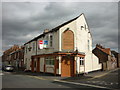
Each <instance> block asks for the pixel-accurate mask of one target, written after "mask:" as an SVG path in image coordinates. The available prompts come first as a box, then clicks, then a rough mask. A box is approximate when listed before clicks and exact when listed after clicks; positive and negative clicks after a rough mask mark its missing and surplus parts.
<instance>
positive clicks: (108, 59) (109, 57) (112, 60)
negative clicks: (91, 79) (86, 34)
mask: <svg viewBox="0 0 120 90" xmlns="http://www.w3.org/2000/svg"><path fill="white" fill-rule="evenodd" d="M92 52H93V53H94V54H95V55H96V56H97V57H98V58H99V62H100V63H102V70H111V69H115V68H117V58H116V57H115V56H114V55H113V54H112V53H111V50H110V48H104V47H103V46H102V45H100V44H97V45H96V47H95V48H94V49H93V51H92Z"/></svg>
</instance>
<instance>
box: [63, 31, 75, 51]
mask: <svg viewBox="0 0 120 90" xmlns="http://www.w3.org/2000/svg"><path fill="white" fill-rule="evenodd" d="M62 49H63V50H73V49H74V34H73V32H72V31H71V30H66V31H64V32H63V34H62Z"/></svg>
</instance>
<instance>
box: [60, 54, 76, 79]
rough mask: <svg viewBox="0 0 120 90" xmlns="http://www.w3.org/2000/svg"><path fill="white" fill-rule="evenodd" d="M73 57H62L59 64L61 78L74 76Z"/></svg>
mask: <svg viewBox="0 0 120 90" xmlns="http://www.w3.org/2000/svg"><path fill="white" fill-rule="evenodd" d="M74 69H75V68H74V57H66V56H64V57H62V64H61V76H62V77H73V76H74V74H75V73H74V71H75V70H74Z"/></svg>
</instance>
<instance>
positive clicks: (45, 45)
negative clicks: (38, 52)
mask: <svg viewBox="0 0 120 90" xmlns="http://www.w3.org/2000/svg"><path fill="white" fill-rule="evenodd" d="M43 47H44V48H47V47H48V41H47V40H44V46H43Z"/></svg>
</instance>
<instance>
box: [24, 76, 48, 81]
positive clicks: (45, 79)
mask: <svg viewBox="0 0 120 90" xmlns="http://www.w3.org/2000/svg"><path fill="white" fill-rule="evenodd" d="M26 76H28V77H32V78H37V79H40V80H47V79H45V78H42V77H37V76H30V75H26Z"/></svg>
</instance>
